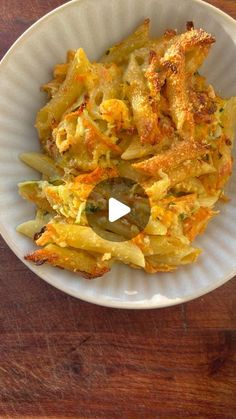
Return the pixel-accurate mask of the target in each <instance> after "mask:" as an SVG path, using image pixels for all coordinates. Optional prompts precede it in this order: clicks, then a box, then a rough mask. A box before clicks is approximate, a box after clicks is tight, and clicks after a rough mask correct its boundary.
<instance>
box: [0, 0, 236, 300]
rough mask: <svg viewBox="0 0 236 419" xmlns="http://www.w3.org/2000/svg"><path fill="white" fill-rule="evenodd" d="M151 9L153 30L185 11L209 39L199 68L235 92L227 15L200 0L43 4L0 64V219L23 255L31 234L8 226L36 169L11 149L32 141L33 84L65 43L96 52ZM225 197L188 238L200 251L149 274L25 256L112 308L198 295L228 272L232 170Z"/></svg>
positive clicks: (233, 30)
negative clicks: (101, 271)
mask: <svg viewBox="0 0 236 419" xmlns="http://www.w3.org/2000/svg"><path fill="white" fill-rule="evenodd" d="M146 17H150V18H151V22H152V28H153V34H155V35H158V34H161V33H162V32H163V31H164V30H165V29H166V28H177V29H179V30H184V27H185V23H186V21H189V20H194V23H195V25H196V27H202V28H204V29H206V30H207V31H208V32H210V33H212V34H214V35H215V36H216V39H217V43H216V46H214V47H213V49H212V51H211V53H210V56H209V58H208V59H207V61H206V63H205V65H204V67H203V68H202V70H201V72H202V73H203V74H204V75H206V76H207V78H208V80H209V81H210V82H211V83H213V85H214V87H215V88H216V90H218V91H219V93H220V94H221V95H222V96H225V97H228V96H232V95H236V72H235V54H236V22H235V21H234V20H233V19H232V18H230V17H229V16H227V15H226V14H224V13H222V12H221V11H219V10H218V9H216V8H214V7H212V6H210V5H209V4H207V3H204V2H202V1H199V0H175V1H174V2H173V0H99V1H98V0H79V1H77V0H76V1H72V2H69V3H66V4H65V5H63V6H62V7H59V8H58V9H56V10H54V11H53V12H51V13H49V14H48V15H46V16H45V17H43V18H42V19H41V20H39V21H38V22H37V23H36V24H34V25H33V26H32V27H31V28H30V29H29V30H28V31H26V32H25V33H24V34H23V35H22V36H21V37H20V38H19V40H18V41H17V42H16V43H15V44H14V45H13V47H12V48H11V49H10V51H9V52H8V53H7V55H6V56H5V57H4V59H3V60H2V62H1V64H0V91H1V97H0V145H1V153H0V185H1V186H0V228H1V234H2V236H3V238H4V239H5V241H6V242H7V243H8V245H9V246H10V248H11V249H12V250H13V251H14V253H15V254H16V255H17V256H18V257H19V258H20V259H21V260H22V262H24V263H26V262H25V261H24V255H25V254H26V253H28V252H29V251H31V250H32V242H31V240H28V239H27V238H24V237H23V236H21V235H20V234H18V233H17V232H16V230H15V228H16V226H17V225H18V224H20V223H22V222H23V221H25V220H29V219H31V218H33V216H34V208H33V206H32V205H30V204H29V203H27V202H25V201H23V200H22V199H21V198H20V196H19V195H18V193H17V183H18V182H19V181H23V180H27V179H30V178H31V179H35V178H36V174H35V172H34V171H33V170H31V169H29V168H27V167H26V166H25V165H24V164H23V163H21V162H20V161H19V158H18V156H19V154H20V153H22V152H24V151H26V150H27V151H29V150H32V151H33V150H37V149H38V139H37V135H36V131H35V129H34V120H35V115H36V112H37V110H38V109H39V108H40V107H41V106H42V105H43V101H44V97H43V95H42V93H40V91H39V86H40V85H42V84H43V83H44V82H46V81H47V80H49V78H50V73H51V70H52V68H53V66H54V65H55V64H56V63H58V62H62V61H63V60H64V58H65V53H66V51H67V50H68V49H71V48H74V49H76V48H78V47H83V48H84V49H85V51H86V52H87V53H88V55H89V57H90V58H91V59H98V58H99V57H100V55H101V54H102V53H103V52H104V51H105V50H106V49H107V48H108V47H109V46H110V45H112V44H114V43H115V42H117V41H118V40H120V39H122V38H123V37H125V36H126V35H127V34H129V33H130V32H131V31H132V30H133V29H134V28H135V27H136V26H137V25H138V24H139V23H140V22H141V21H142V20H143V19H144V18H146ZM228 194H229V195H230V198H231V201H230V203H229V204H228V205H227V206H225V205H222V207H221V208H220V209H221V214H220V216H218V217H216V219H215V220H214V221H213V222H212V223H211V224H210V226H209V227H208V229H207V231H206V233H205V234H204V235H203V236H202V237H200V239H199V240H198V241H197V245H199V246H200V247H201V248H202V249H203V250H204V252H203V254H202V256H201V257H200V259H199V261H198V263H197V264H195V265H191V266H187V267H182V268H180V269H178V270H177V271H176V272H174V273H165V274H164V273H163V274H157V275H153V276H150V275H148V274H145V273H143V272H141V271H140V272H139V271H133V270H131V269H129V268H128V267H125V266H116V267H115V268H114V269H113V270H112V272H111V273H109V274H107V275H105V276H104V277H103V278H101V279H96V280H93V281H91V282H88V281H87V280H85V279H82V278H80V277H78V276H76V275H74V274H71V273H69V272H65V271H61V270H59V269H56V268H51V267H49V266H46V265H45V266H41V267H36V266H33V265H31V264H28V263H26V265H27V266H28V267H29V268H30V269H31V270H32V271H33V272H35V273H36V274H37V275H38V276H40V277H41V278H42V279H44V280H45V281H47V282H48V283H50V284H51V285H53V286H55V287H57V288H59V289H60V290H62V291H64V292H66V293H68V294H70V295H73V296H75V297H77V298H80V299H83V300H85V301H89V302H93V303H96V304H100V305H104V306H111V307H119V308H156V307H165V306H170V305H174V304H179V303H183V302H185V301H188V300H191V299H193V298H196V297H198V296H201V295H203V294H205V293H207V292H209V291H211V290H213V289H215V288H217V287H218V286H220V285H222V284H223V283H225V282H226V281H227V280H229V279H230V278H232V277H233V276H234V275H235V273H236V258H235V252H236V251H235V249H236V223H235V220H236V170H234V174H233V177H232V179H231V182H230V185H229V187H228Z"/></svg>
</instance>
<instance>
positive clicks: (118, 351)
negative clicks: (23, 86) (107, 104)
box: [0, 0, 236, 419]
mask: <svg viewBox="0 0 236 419" xmlns="http://www.w3.org/2000/svg"><path fill="white" fill-rule="evenodd" d="M97 1H98V0H97ZM173 1H174V0H173ZM62 3H65V2H64V1H60V0H50V1H49V0H0V12H1V13H0V29H1V37H0V48H1V55H3V54H4V53H5V52H6V51H7V49H8V48H9V47H10V45H11V44H12V43H13V41H15V40H16V39H17V38H18V36H19V35H20V34H21V33H22V32H23V31H24V30H25V29H26V28H28V27H29V26H30V25H31V24H32V23H33V22H35V21H36V20H37V19H38V18H39V17H41V16H42V15H44V14H45V13H47V12H49V11H50V10H51V9H53V8H54V7H56V6H59V5H60V4H62ZM209 3H212V4H215V5H216V6H218V7H221V8H222V9H223V10H224V11H226V12H228V13H229V14H231V15H232V16H233V17H236V1H235V0H211V1H209ZM0 266H1V267H2V268H1V271H0V418H4V417H7V418H13V417H20V418H23V417H24V418H25V417H40V418H43V417H50V418H51V417H55V418H59V417H75V418H112V419H113V418H135V419H136V418H145V419H146V418H162V417H163V418H170V419H172V418H183V417H191V418H193V417H194V418H219V419H224V418H232V419H233V418H236V316H235V309H236V281H235V280H232V281H230V282H229V283H227V284H226V285H225V286H223V287H221V288H220V289H218V290H217V291H215V292H213V293H211V294H209V295H207V296H205V297H204V298H200V299H198V300H196V301H193V302H190V303H188V304H185V305H182V306H177V307H172V308H167V309H162V310H151V311H127V310H123V311H121V310H113V309H108V308H102V307H97V306H93V305H91V304H87V303H84V302H82V301H78V300H76V299H74V298H71V297H69V296H67V295H65V294H63V293H62V292H60V291H57V290H56V289H54V288H52V287H51V286H49V285H47V284H46V283H45V282H44V281H42V280H41V279H39V278H38V277H37V276H35V275H34V274H33V273H31V272H30V271H29V270H28V269H27V268H26V267H25V266H24V265H23V264H22V263H21V262H20V261H19V260H18V259H17V258H16V257H15V256H14V254H13V253H12V252H11V250H9V248H8V247H7V245H6V244H5V243H4V242H3V240H1V241H0Z"/></svg>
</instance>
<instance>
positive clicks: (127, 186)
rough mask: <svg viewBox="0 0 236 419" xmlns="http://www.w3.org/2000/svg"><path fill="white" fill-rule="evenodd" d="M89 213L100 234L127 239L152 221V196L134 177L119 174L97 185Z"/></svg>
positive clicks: (110, 237) (88, 208) (114, 239)
mask: <svg viewBox="0 0 236 419" xmlns="http://www.w3.org/2000/svg"><path fill="white" fill-rule="evenodd" d="M85 212H86V217H87V221H88V224H89V225H90V227H91V228H92V229H93V231H94V232H95V233H96V234H98V235H99V236H100V237H102V238H103V239H106V240H109V241H113V242H121V241H127V240H131V239H132V238H134V237H136V236H137V235H138V234H139V233H141V232H142V231H143V230H144V229H145V227H146V225H147V224H148V221H149V218H150V204H149V198H148V196H147V194H146V193H145V190H144V189H143V188H142V186H141V185H139V184H138V183H137V182H135V181H134V180H132V179H128V178H121V177H115V178H111V179H107V180H104V181H102V182H100V183H98V184H97V185H96V186H95V187H94V188H93V190H92V192H91V193H90V195H89V197H88V199H87V202H86V208H85Z"/></svg>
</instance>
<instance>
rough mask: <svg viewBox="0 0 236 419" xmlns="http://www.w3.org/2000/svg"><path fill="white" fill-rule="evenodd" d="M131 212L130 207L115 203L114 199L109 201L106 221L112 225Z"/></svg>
mask: <svg viewBox="0 0 236 419" xmlns="http://www.w3.org/2000/svg"><path fill="white" fill-rule="evenodd" d="M130 212H131V209H130V207H128V205H125V204H122V202H120V201H117V199H115V198H110V199H109V205H108V214H109V215H108V219H109V221H110V223H114V222H115V221H117V220H120V218H122V217H124V216H125V215H127V214H129V213H130Z"/></svg>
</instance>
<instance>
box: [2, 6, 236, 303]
mask: <svg viewBox="0 0 236 419" xmlns="http://www.w3.org/2000/svg"><path fill="white" fill-rule="evenodd" d="M86 1H88V0H70V1H69V2H67V3H65V4H62V5H61V6H59V7H56V8H55V9H53V10H51V11H50V12H48V13H47V14H45V15H43V16H42V17H41V18H40V19H38V20H37V21H36V22H34V23H33V24H32V25H31V26H30V27H29V28H28V29H26V30H25V31H24V32H23V33H22V34H21V35H20V36H19V37H18V38H17V39H16V41H15V42H14V43H13V44H12V46H11V47H10V48H9V49H8V51H7V52H6V54H5V55H4V56H3V57H2V59H1V60H0V72H1V70H4V66H5V65H6V64H7V62H8V59H9V58H10V56H11V55H12V53H14V52H15V50H17V48H18V46H19V45H21V44H22V43H23V42H24V41H25V40H26V39H27V38H28V37H29V36H30V35H31V34H32V32H33V31H35V30H37V28H38V27H39V26H41V25H42V24H44V22H45V21H47V20H48V19H50V18H51V17H52V16H53V15H54V14H58V13H61V12H62V11H64V10H65V9H66V8H69V7H71V6H72V5H73V4H76V3H78V4H80V3H84V2H86ZM136 1H137V0H136ZM181 1H182V2H186V1H189V0H178V2H181ZM191 2H192V3H195V4H200V5H202V6H203V7H205V8H206V9H208V10H210V11H212V12H214V13H215V14H217V15H218V16H220V17H221V18H223V20H224V21H226V22H228V24H230V26H231V27H232V26H234V27H235V30H236V20H235V19H234V18H233V17H231V16H229V15H228V14H227V13H226V12H224V11H222V10H220V9H219V8H217V7H216V6H213V5H212V4H210V3H207V2H205V1H203V0H191ZM0 212H1V208H0ZM0 234H1V236H2V238H3V239H4V241H5V242H6V244H7V245H8V246H9V248H10V249H11V250H12V251H13V252H14V254H15V255H16V256H17V257H18V258H19V259H20V261H21V262H23V263H24V265H25V266H27V268H29V269H30V270H31V271H32V272H33V273H34V274H36V275H37V276H38V277H39V278H41V279H43V280H44V281H45V282H47V283H48V284H50V285H51V286H53V287H54V288H56V289H58V290H60V291H62V292H64V293H66V294H68V295H70V296H72V297H74V298H77V299H80V300H82V301H85V302H88V303H92V304H95V305H99V306H103V307H109V308H119V309H139V310H140V309H141V310H143V309H145V310H146V309H155V308H164V307H172V306H175V305H179V304H183V303H185V302H188V301H192V300H195V299H197V298H199V297H202V296H204V295H206V294H208V293H209V292H211V291H214V290H215V289H217V288H219V287H220V286H221V285H223V284H225V283H226V282H228V281H229V280H230V279H231V278H233V277H234V275H235V274H236V266H235V269H234V270H233V271H231V272H228V273H227V274H226V275H225V276H224V277H223V278H221V279H220V280H218V281H217V282H214V283H213V284H212V285H207V286H205V287H203V288H202V289H201V290H199V292H195V293H194V295H193V294H190V295H187V296H185V297H179V298H178V299H173V301H171V300H170V299H169V300H168V302H167V301H166V300H165V301H164V302H163V303H160V302H155V301H154V302H153V301H150V300H142V301H124V300H115V299H112V298H106V297H104V296H100V297H99V300H97V297H90V296H88V295H87V294H85V295H84V294H83V293H81V292H80V294H79V295H78V293H77V292H75V291H74V290H72V289H70V288H69V287H67V286H66V285H65V286H64V285H62V284H57V283H56V281H53V280H51V278H48V276H47V273H44V272H39V270H38V269H36V267H35V266H34V265H32V264H30V263H29V262H27V261H26V260H25V259H24V258H23V257H22V255H21V254H20V252H19V251H18V249H17V248H16V247H15V244H14V242H13V241H11V239H10V237H9V235H8V232H7V231H6V230H5V227H4V225H3V224H2V222H1V219H0Z"/></svg>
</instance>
